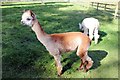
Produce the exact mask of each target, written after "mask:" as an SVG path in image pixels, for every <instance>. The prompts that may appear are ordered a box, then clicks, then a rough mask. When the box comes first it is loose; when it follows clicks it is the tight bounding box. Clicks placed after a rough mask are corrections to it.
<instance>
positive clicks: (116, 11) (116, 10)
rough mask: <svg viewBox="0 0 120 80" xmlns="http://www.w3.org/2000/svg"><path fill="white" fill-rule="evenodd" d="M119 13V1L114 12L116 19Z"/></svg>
mask: <svg viewBox="0 0 120 80" xmlns="http://www.w3.org/2000/svg"><path fill="white" fill-rule="evenodd" d="M117 13H118V3H117V4H116V9H115V13H114V19H115V18H116V17H117Z"/></svg>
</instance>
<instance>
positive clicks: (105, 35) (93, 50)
mask: <svg viewBox="0 0 120 80" xmlns="http://www.w3.org/2000/svg"><path fill="white" fill-rule="evenodd" d="M1 8H2V77H3V78H48V77H49V78H58V77H57V71H56V67H55V63H54V59H53V57H52V56H50V55H49V53H48V51H47V50H46V49H45V47H44V46H43V45H42V44H41V43H40V42H39V41H38V40H37V39H36V35H35V34H34V32H33V31H32V30H31V29H30V28H29V27H27V26H23V25H21V24H20V20H21V15H22V13H21V11H22V10H24V9H31V10H33V11H34V12H35V13H36V15H37V18H38V20H39V22H40V23H41V25H42V27H43V29H44V30H45V32H47V33H61V32H70V31H80V30H79V28H78V23H79V22H82V20H83V19H84V18H86V17H95V18H97V19H98V20H99V21H100V25H101V26H100V31H99V34H100V35H101V37H100V40H99V43H98V44H97V45H95V44H94V41H92V44H91V46H90V49H89V55H90V56H91V57H92V59H93V60H94V65H93V67H92V68H91V70H90V71H88V72H87V73H84V72H82V71H77V70H76V69H77V68H78V67H79V65H80V59H79V57H77V56H76V53H75V51H74V52H69V53H66V54H63V56H62V65H63V68H64V73H63V74H62V76H61V77H62V78H118V23H117V22H118V20H117V19H115V20H113V16H111V14H110V13H106V12H105V11H96V10H95V9H92V8H86V7H83V6H80V5H78V4H77V5H76V4H72V3H54V2H52V3H50V2H49V3H46V4H45V5H43V4H39V3H35V4H34V3H23V2H22V3H20V2H19V3H15V4H10V3H4V6H1Z"/></svg>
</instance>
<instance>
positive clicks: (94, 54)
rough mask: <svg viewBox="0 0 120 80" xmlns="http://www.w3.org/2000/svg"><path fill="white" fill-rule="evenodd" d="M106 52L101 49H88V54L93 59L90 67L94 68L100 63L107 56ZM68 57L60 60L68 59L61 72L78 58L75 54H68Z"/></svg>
mask: <svg viewBox="0 0 120 80" xmlns="http://www.w3.org/2000/svg"><path fill="white" fill-rule="evenodd" d="M107 54H108V53H107V52H106V51H103V50H91V51H88V55H89V56H90V57H91V58H92V60H93V61H94V63H93V66H92V68H91V69H96V68H98V67H99V66H100V65H101V63H100V62H101V60H102V59H104V58H105V57H106V56H107ZM69 57H70V58H65V59H64V60H63V61H62V62H65V61H67V60H68V59H69V62H68V63H67V64H66V65H65V66H64V67H63V73H64V72H65V71H67V70H68V69H70V68H71V66H72V65H73V63H75V62H77V61H78V60H80V58H79V57H78V56H77V55H76V54H71V55H70V56H69Z"/></svg>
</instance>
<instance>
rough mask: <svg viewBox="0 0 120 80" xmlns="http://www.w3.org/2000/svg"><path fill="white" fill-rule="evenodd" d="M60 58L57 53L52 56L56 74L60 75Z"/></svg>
mask: <svg viewBox="0 0 120 80" xmlns="http://www.w3.org/2000/svg"><path fill="white" fill-rule="evenodd" d="M60 58H61V56H60V55H59V54H57V55H55V56H54V59H55V63H56V67H57V73H58V76H60V75H61V74H62V64H61V60H60Z"/></svg>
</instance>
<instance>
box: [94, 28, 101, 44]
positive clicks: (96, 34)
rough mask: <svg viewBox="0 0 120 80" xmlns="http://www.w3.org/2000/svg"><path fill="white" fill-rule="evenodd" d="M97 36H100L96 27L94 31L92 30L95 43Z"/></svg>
mask: <svg viewBox="0 0 120 80" xmlns="http://www.w3.org/2000/svg"><path fill="white" fill-rule="evenodd" d="M99 37H100V36H99V35H98V28H96V29H95V31H94V39H95V44H97V43H98V38H99Z"/></svg>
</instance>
